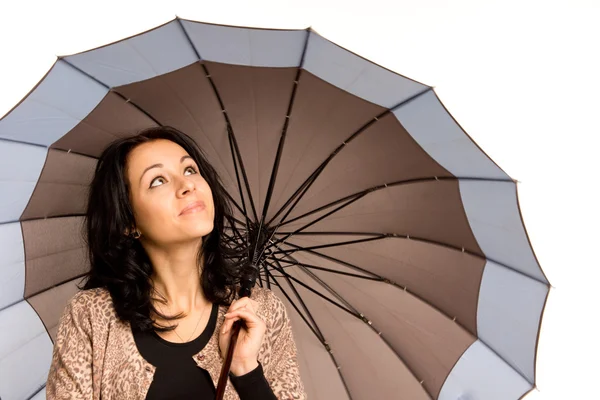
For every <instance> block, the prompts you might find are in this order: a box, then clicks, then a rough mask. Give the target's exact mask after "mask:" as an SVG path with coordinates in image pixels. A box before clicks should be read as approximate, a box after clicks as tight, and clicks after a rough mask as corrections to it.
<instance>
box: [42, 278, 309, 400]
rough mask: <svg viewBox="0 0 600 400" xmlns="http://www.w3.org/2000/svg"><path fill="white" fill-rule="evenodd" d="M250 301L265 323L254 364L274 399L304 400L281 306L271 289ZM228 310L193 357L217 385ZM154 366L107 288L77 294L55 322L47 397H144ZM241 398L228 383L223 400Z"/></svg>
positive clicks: (260, 291)
mask: <svg viewBox="0 0 600 400" xmlns="http://www.w3.org/2000/svg"><path fill="white" fill-rule="evenodd" d="M250 298H252V299H254V300H256V301H257V302H258V303H259V309H258V310H257V315H258V316H259V317H260V318H261V319H263V321H265V323H266V324H267V333H266V334H265V337H264V339H263V343H262V345H261V348H260V352H259V355H258V360H259V361H260V363H261V364H262V366H263V370H264V374H265V377H266V379H267V381H268V382H269V384H270V386H271V388H272V389H273V392H274V393H275V395H276V396H277V398H278V399H306V392H305V390H304V386H303V383H302V380H301V378H300V371H299V367H298V360H297V350H296V344H295V342H294V338H293V335H292V329H291V324H290V320H289V318H288V315H287V312H286V308H285V306H284V304H283V302H282V301H281V300H280V299H279V298H278V297H277V296H276V295H275V294H274V293H273V292H272V291H270V290H268V289H266V288H260V287H256V288H254V289H253V291H252V295H251V296H250ZM226 312H227V307H226V306H219V313H218V319H217V327H216V329H215V332H214V334H213V335H212V337H211V338H210V340H209V342H208V344H207V345H206V346H205V347H204V348H203V349H202V350H201V351H200V352H199V353H197V354H195V355H194V357H193V358H194V361H195V363H196V365H198V366H199V367H201V368H203V369H205V370H207V371H208V373H209V374H210V376H211V378H212V381H213V383H214V385H215V387H216V386H217V382H218V380H219V374H220V372H221V366H222V363H223V356H222V355H221V352H220V349H219V345H218V335H219V331H220V326H221V325H222V324H223V321H224V319H225V313H226ZM154 372H155V367H154V366H153V365H152V364H150V363H149V362H148V361H146V360H145V359H144V358H143V357H142V356H141V355H140V353H139V352H138V350H137V347H136V345H135V341H134V338H133V333H132V331H131V327H130V324H129V323H128V322H123V321H121V320H119V318H118V317H117V314H116V311H115V309H114V307H113V303H112V299H111V296H110V293H109V292H108V290H106V289H104V288H98V289H90V290H84V291H80V292H78V293H77V294H75V295H74V296H73V297H72V298H71V299H70V300H69V302H68V304H67V306H66V308H65V310H64V312H63V314H62V316H61V318H60V321H59V327H58V333H57V336H56V341H55V343H54V349H53V353H52V364H51V366H50V371H49V373H48V380H47V384H46V398H47V399H48V400H53V399H93V400H99V399H103V400H108V399H119V400H121V399H132V400H133V399H136V400H138V399H139V400H141V399H145V398H146V393H147V392H148V389H149V387H150V384H151V383H152V379H153V376H154ZM234 399H239V396H238V395H237V392H236V391H235V389H234V388H233V386H232V384H231V382H230V381H229V380H228V382H227V386H226V389H225V396H224V400H234Z"/></svg>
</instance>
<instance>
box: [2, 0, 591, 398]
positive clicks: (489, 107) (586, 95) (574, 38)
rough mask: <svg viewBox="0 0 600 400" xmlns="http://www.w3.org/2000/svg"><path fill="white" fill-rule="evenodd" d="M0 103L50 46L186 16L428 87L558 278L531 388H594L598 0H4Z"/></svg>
mask: <svg viewBox="0 0 600 400" xmlns="http://www.w3.org/2000/svg"><path fill="white" fill-rule="evenodd" d="M0 7H1V9H0V54H1V56H0V115H3V114H4V113H6V112H7V111H8V110H9V109H10V108H11V107H12V106H14V104H15V103H16V102H18V101H19V100H20V99H21V98H22V97H23V96H24V95H25V94H26V93H27V92H28V91H29V90H30V89H31V88H32V87H33V86H34V85H35V84H36V83H37V82H38V80H39V79H41V77H42V76H43V74H44V73H45V72H46V71H47V70H48V69H49V68H50V67H51V65H52V64H53V63H54V61H55V56H57V55H67V54H72V53H76V52H79V51H83V50H87V49H90V48H92V47H96V46H100V45H103V44H106V43H108V42H111V41H115V40H119V39H121V38H124V37H126V36H130V35H134V34H137V33H139V32H141V31H144V30H147V29H150V28H152V27H155V26H156V25H159V24H162V23H165V22H167V21H169V20H171V19H173V18H174V17H175V16H176V15H178V16H180V17H182V18H188V19H194V20H200V21H206V22H216V23H225V24H232V25H246V26H260V27H271V28H305V27H307V26H312V27H313V28H314V29H315V30H316V31H317V32H319V33H320V34H322V35H323V36H325V37H327V38H328V39H330V40H332V41H334V42H336V43H337V44H339V45H341V46H344V47H346V48H348V49H349V50H352V51H354V52H356V53H358V54H360V55H362V56H364V57H366V58H369V59H371V60H372V61H374V62H376V63H378V64H381V65H383V66H385V67H387V68H390V69H392V70H394V71H397V72H399V73H401V74H403V75H406V76H408V77H410V78H413V79H416V80H418V81H420V82H423V83H425V84H428V85H432V86H435V87H436V92H437V93H438V95H439V96H440V98H441V99H442V101H443V102H444V104H445V105H446V107H447V108H448V109H449V110H450V112H451V113H452V114H453V116H454V117H455V118H456V119H457V120H458V122H459V123H460V124H461V125H462V126H463V128H464V129H465V130H466V131H467V132H468V133H469V134H470V135H471V136H472V137H473V139H474V140H475V141H476V142H477V143H478V144H479V145H480V146H481V147H482V148H483V149H484V151H486V153H487V154H488V155H489V156H490V157H491V158H492V159H493V160H494V161H496V162H497V163H498V164H499V165H500V166H501V167H502V168H503V169H504V170H505V171H506V172H507V173H508V174H509V175H510V176H511V177H513V178H515V179H518V180H519V181H520V182H521V183H520V184H519V198H520V203H521V210H522V214H523V218H524V220H525V225H526V228H527V230H528V233H529V236H530V239H531V241H532V244H533V247H534V250H535V252H536V254H537V256H538V259H539V261H540V263H541V265H542V267H543V269H544V271H545V272H546V274H547V276H548V278H549V279H550V282H551V283H552V285H553V286H554V287H553V289H552V290H551V292H550V297H549V300H548V303H547V306H546V312H545V315H544V320H543V326H542V332H541V337H540V345H539V352H538V363H537V384H538V389H537V390H534V391H533V392H532V393H531V394H529V395H528V396H527V397H526V399H527V400H548V399H600V394H598V393H597V390H596V386H597V384H596V382H597V380H598V379H599V375H600V368H599V367H598V366H597V365H598V359H599V358H600V345H599V344H598V337H599V335H598V333H597V329H596V328H595V327H597V326H598V322H597V318H598V316H599V315H600V313H599V306H600V301H599V300H598V299H597V297H596V294H597V293H596V288H597V282H598V280H599V278H600V272H599V271H600V265H599V264H600V263H599V262H598V248H599V243H598V239H600V236H599V235H598V233H597V230H598V225H599V224H600V212H599V211H598V207H599V206H600V201H599V200H600V195H599V192H600V191H599V190H598V188H597V186H598V184H599V183H600V176H599V174H598V167H599V165H598V164H599V163H598V151H599V148H600V139H599V138H598V137H599V135H600V130H599V126H598V116H599V115H600V100H599V94H598V93H599V89H600V78H599V76H600V0H589V1H579V0H569V1H568V2H567V1H566V0H564V1H562V2H556V1H537V0H520V1H514V0H504V1H495V0H472V1H467V0H453V1H443V0H413V1H404V0H398V1H387V2H386V1H382V0H369V1H363V2H356V1H355V0H345V1H335V0H322V1H313V0H311V1H300V0H297V1H293V2H289V1H283V0H279V1H272V2H266V1H224V0H221V1H217V0H213V1H212V2H207V1H205V0H196V1H189V2H182V1H174V0H165V1H161V2H155V1H126V0H121V1H112V0H111V1H98V2H88V1H81V0H80V1H62V0H61V1H56V0H55V1H37V2H32V1H11V2H8V1H3V2H2V4H1V5H0Z"/></svg>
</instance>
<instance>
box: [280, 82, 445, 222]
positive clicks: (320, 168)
mask: <svg viewBox="0 0 600 400" xmlns="http://www.w3.org/2000/svg"><path fill="white" fill-rule="evenodd" d="M431 90H433V88H432V87H427V88H425V89H423V90H421V91H420V92H418V93H416V94H414V95H413V96H411V97H409V98H408V99H405V100H402V101H401V102H400V103H398V104H396V105H395V106H393V107H391V108H388V109H387V110H385V111H383V112H381V113H380V114H379V115H377V116H375V117H373V118H372V119H370V120H369V121H368V122H366V123H365V124H364V125H363V126H361V127H360V128H358V130H357V131H356V132H354V133H353V134H352V135H350V137H348V138H347V139H346V140H344V141H343V142H342V144H341V145H339V146H338V147H337V148H336V149H335V150H333V152H332V153H331V154H330V155H329V157H327V159H325V161H323V162H322V163H321V164H320V165H319V166H318V167H317V168H316V169H315V170H314V171H313V173H312V174H310V175H309V177H308V178H307V179H306V180H305V181H304V182H303V183H302V184H301V185H300V187H299V188H298V189H297V190H296V191H295V192H294V194H293V195H292V196H291V197H290V198H289V199H288V200H287V201H286V202H285V203H284V205H283V206H282V207H281V208H280V209H279V211H278V212H277V213H276V214H275V215H274V216H273V218H271V220H270V221H269V223H270V222H272V221H273V220H274V219H275V218H277V216H279V214H281V212H283V210H284V209H285V208H286V207H287V206H288V205H289V204H290V203H291V202H292V201H293V200H294V197H296V196H298V197H297V199H296V201H295V202H294V204H293V205H292V206H291V207H290V209H289V210H288V211H287V213H286V215H285V216H284V217H283V218H282V219H281V223H283V222H284V221H285V218H286V217H287V216H288V215H289V214H290V212H291V211H292V210H293V209H294V207H296V205H297V204H298V203H299V202H300V200H301V199H302V197H304V195H305V194H306V192H308V189H310V187H311V186H312V184H313V183H314V182H315V181H316V179H317V178H318V177H319V175H320V174H321V172H323V171H324V170H325V167H326V166H327V164H329V163H330V162H331V160H333V158H334V157H335V156H336V155H338V154H339V153H340V152H341V150H342V149H343V148H344V147H345V146H346V145H347V144H348V143H350V142H351V141H352V140H354V139H355V138H356V137H357V136H358V135H359V134H361V133H362V132H364V131H365V130H366V129H367V128H369V127H370V126H371V125H373V124H375V123H376V122H378V121H379V120H380V119H381V118H383V117H385V116H386V115H387V114H389V113H391V112H392V110H396V109H398V108H400V107H402V106H404V105H406V104H408V103H410V102H412V101H413V100H415V99H416V98H418V97H420V96H422V95H424V94H425V93H428V92H429V91H431ZM303 188H304V189H303Z"/></svg>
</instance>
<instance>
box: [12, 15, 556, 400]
mask: <svg viewBox="0 0 600 400" xmlns="http://www.w3.org/2000/svg"><path fill="white" fill-rule="evenodd" d="M442 67H443V66H442V65H440V68H442ZM156 125H171V126H174V127H176V128H178V129H180V130H182V131H184V132H186V133H187V134H188V135H190V136H191V137H193V138H194V139H195V140H196V141H197V143H198V144H199V146H200V147H201V148H202V149H203V150H204V152H205V153H206V154H207V156H208V157H209V160H210V161H211V163H212V164H213V165H214V166H215V168H216V169H217V171H218V172H219V173H220V175H221V177H222V179H223V181H224V183H225V185H226V189H227V190H228V192H229V194H230V196H231V198H232V200H233V201H234V203H235V210H236V218H237V220H238V221H239V226H238V228H239V229H240V231H241V232H246V233H245V235H243V236H241V237H233V236H232V237H230V238H228V240H231V241H232V242H235V241H237V240H240V238H242V239H243V238H245V239H244V240H247V239H248V238H252V240H254V241H255V242H256V243H258V244H259V251H260V252H262V253H263V254H264V255H265V259H264V261H263V262H262V263H261V264H260V265H259V267H260V275H259V277H258V280H257V283H258V284H259V285H262V286H266V287H270V288H271V289H272V290H273V291H274V292H275V293H276V294H277V295H279V297H280V298H281V299H282V300H283V301H284V302H285V304H286V306H287V308H288V312H289V315H290V318H291V320H292V326H293V331H294V335H295V340H296V343H297V346H298V351H299V363H300V368H301V374H302V379H303V381H304V384H305V386H306V389H307V392H308V395H309V396H310V398H313V399H346V398H347V399H374V398H377V399H380V398H385V399H391V398H400V399H411V400H413V399H427V398H434V399H511V398H513V399H514V398H519V397H521V396H523V395H524V394H525V393H526V392H528V391H529V390H530V389H531V388H532V387H534V386H535V357H536V347H537V342H538V333H539V329H540V322H541V316H542V312H543V309H544V305H545V300H546V297H547V293H548V288H549V284H548V280H547V279H546V277H545V276H544V274H543V272H542V270H541V268H540V266H539V264H538V262H537V260H536V258H535V255H534V253H533V251H532V249H531V246H530V243H529V240H528V237H527V233H526V231H525V228H524V226H523V222H522V218H521V215H520V211H519V205H518V199H517V185H516V182H515V181H514V180H513V179H511V178H510V177H509V176H508V175H507V174H506V173H504V172H503V171H502V170H501V169H500V168H499V167H498V166H497V165H496V164H495V163H494V162H493V161H491V160H490V159H489V157H487V156H486V155H485V153H483V151H482V150H481V149H480V148H479V147H478V146H477V145H476V144H475V143H474V142H473V141H472V140H471V138H470V137H469V136H468V135H467V134H466V133H465V132H464V131H463V130H462V129H461V128H460V126H459V125H458V124H457V122H456V121H455V120H454V119H453V118H452V116H451V115H450V114H449V113H448V111H447V110H446V109H445V108H444V106H443V105H442V103H441V102H440V100H439V98H438V97H437V96H436V93H435V92H434V90H433V89H432V88H431V87H429V86H427V85H424V84H422V83H419V82H416V81H414V80H411V79H408V78H406V77H404V76H401V75H398V74H396V73H394V72H391V71H389V70H387V69H385V68H382V67H380V66H378V65H375V64H373V63H371V62H369V61H368V60H365V59H363V58H361V57H359V56H357V55H355V54H353V53H351V52H349V51H347V50H345V49H343V48H341V47H339V46H337V45H335V44H334V43H332V42H330V41H328V40H326V39H325V38H323V37H322V36H320V35H318V34H317V33H316V32H314V31H313V30H311V29H307V30H264V29H252V28H242V27H230V26H220V25H212V24H206V23H199V22H194V21H189V20H183V19H179V18H177V19H175V20H173V21H170V22H168V23H167V24H164V25H162V26H159V27H157V28H155V29H152V30H150V31H148V32H145V33H142V34H140V35H137V36H134V37H131V38H127V39H124V40H122V41H119V42H116V43H113V44H110V45H107V46H104V47H100V48H97V49H94V50H91V51H87V52H83V53H79V54H75V55H71V56H66V57H59V58H58V60H57V61H56V63H55V64H54V65H53V66H52V68H51V69H50V71H49V72H48V73H47V74H46V76H45V77H44V78H43V79H42V80H41V81H40V82H39V84H38V85H37V86H36V87H35V88H34V89H33V90H32V91H31V92H30V93H29V94H28V95H27V96H26V97H25V98H24V99H23V100H22V101H21V102H20V103H19V104H18V105H17V106H16V107H15V108H14V109H13V110H11V111H10V112H9V113H8V114H7V115H6V116H5V117H4V118H3V119H2V120H0V332H1V333H0V338H1V340H0V397H1V398H2V399H3V400H10V399H27V398H35V399H39V398H44V390H43V387H44V383H45V379H46V376H47V372H48V369H49V365H50V360H51V353H52V340H53V338H54V336H55V334H56V326H57V322H58V318H59V316H60V313H61V312H62V309H63V307H64V306H65V304H66V302H67V300H68V299H69V298H70V297H71V296H72V295H73V294H74V293H75V292H76V290H77V289H76V287H75V285H76V283H78V282H79V278H80V277H81V275H82V274H83V273H84V272H85V271H86V269H87V268H88V263H87V260H86V254H85V247H84V243H83V240H82V236H81V222H82V218H83V217H82V214H83V211H84V209H85V202H86V189H87V185H88V184H89V182H90V179H91V176H92V173H93V171H94V167H95V163H96V157H97V156H98V155H99V154H100V152H101V151H102V149H103V148H104V147H105V146H106V145H107V144H108V143H109V142H110V141H112V140H113V139H115V138H116V137H118V136H121V135H130V134H132V133H134V132H135V131H137V130H139V129H142V128H146V127H149V126H156ZM259 232H260V234H259Z"/></svg>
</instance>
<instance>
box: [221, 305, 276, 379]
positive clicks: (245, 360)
mask: <svg viewBox="0 0 600 400" xmlns="http://www.w3.org/2000/svg"><path fill="white" fill-rule="evenodd" d="M257 309H258V303H257V302H256V301H254V300H251V299H249V298H248V297H242V298H241V299H238V300H235V301H234V302H233V303H231V305H230V306H229V309H228V310H227V314H225V321H224V322H223V326H222V327H221V332H219V347H220V349H221V354H222V355H223V357H225V356H226V355H227V349H228V348H229V342H230V340H231V327H232V326H233V323H234V322H235V321H237V320H239V319H241V320H243V321H244V322H245V325H246V326H245V327H244V326H243V325H242V327H241V328H240V333H239V335H238V339H237V343H236V345H235V349H234V351H233V358H232V360H231V373H233V374H234V375H235V376H240V375H244V374H246V373H248V372H250V371H252V370H253V369H255V368H256V367H258V351H259V349H260V346H261V344H262V341H263V338H264V336H265V332H266V331H267V325H266V324H265V323H264V321H263V320H261V319H260V318H258V316H257V315H256V310H257Z"/></svg>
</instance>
